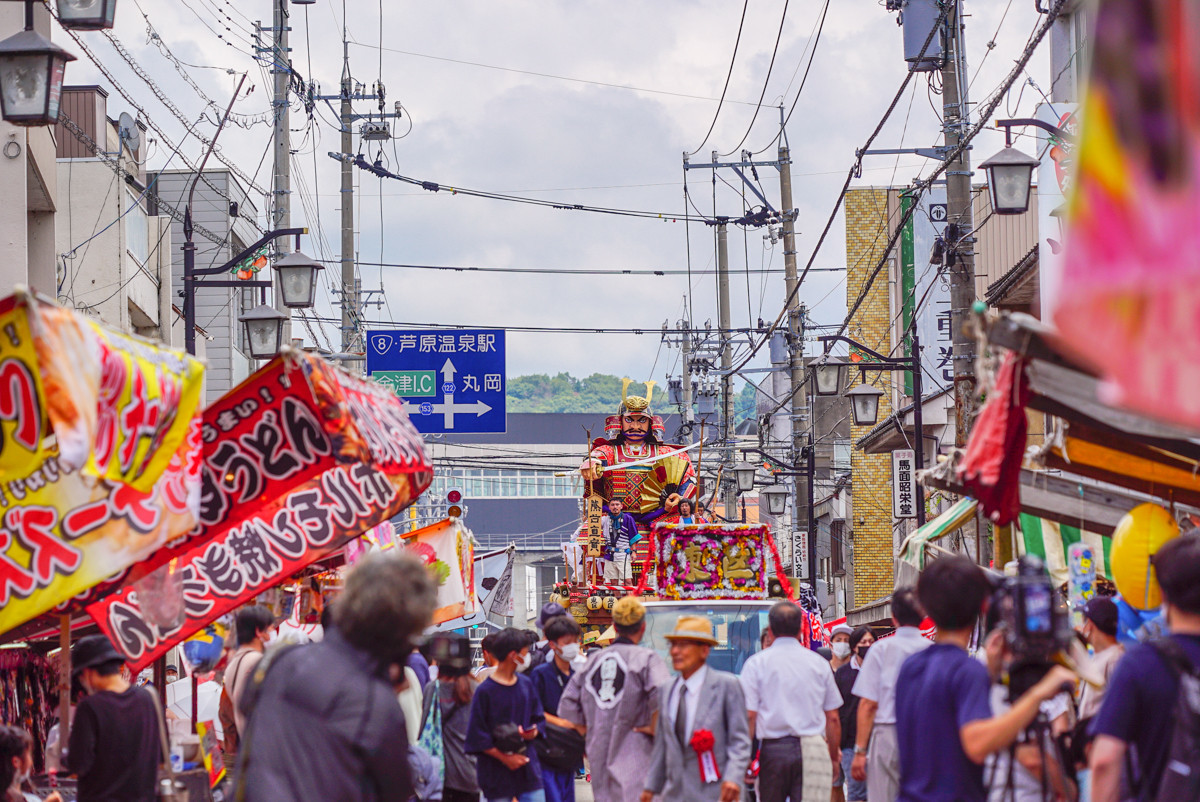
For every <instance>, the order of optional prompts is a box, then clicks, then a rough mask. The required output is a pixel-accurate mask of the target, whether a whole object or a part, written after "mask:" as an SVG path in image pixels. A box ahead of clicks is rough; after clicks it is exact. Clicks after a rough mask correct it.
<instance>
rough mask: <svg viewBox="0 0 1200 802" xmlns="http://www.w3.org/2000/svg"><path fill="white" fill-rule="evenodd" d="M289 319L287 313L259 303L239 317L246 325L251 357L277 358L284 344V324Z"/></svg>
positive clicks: (247, 342) (239, 320)
mask: <svg viewBox="0 0 1200 802" xmlns="http://www.w3.org/2000/svg"><path fill="white" fill-rule="evenodd" d="M287 319H288V317H287V315H285V314H284V313H283V312H280V311H279V310H278V309H276V308H275V307H273V306H269V305H267V304H259V305H258V306H256V307H254V308H253V309H251V310H250V311H249V312H247V313H246V314H244V315H242V316H241V317H239V318H238V322H239V323H241V324H242V325H243V326H244V327H245V332H246V347H247V348H248V349H249V350H250V358H251V359H274V358H275V356H276V354H278V353H279V349H280V348H281V347H282V346H283V324H284V323H285V322H287Z"/></svg>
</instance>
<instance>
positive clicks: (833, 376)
mask: <svg viewBox="0 0 1200 802" xmlns="http://www.w3.org/2000/svg"><path fill="white" fill-rule="evenodd" d="M848 367H849V363H848V362H846V360H844V359H842V358H841V357H837V356H829V357H826V358H825V360H824V361H823V362H817V363H814V364H813V366H812V371H813V383H814V384H815V385H816V386H817V395H837V394H838V393H840V392H841V391H842V388H843V387H845V386H846V372H847V369H848Z"/></svg>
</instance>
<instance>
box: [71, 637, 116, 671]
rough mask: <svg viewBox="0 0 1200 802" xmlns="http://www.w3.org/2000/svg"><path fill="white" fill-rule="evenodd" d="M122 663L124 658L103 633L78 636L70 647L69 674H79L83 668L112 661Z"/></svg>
mask: <svg viewBox="0 0 1200 802" xmlns="http://www.w3.org/2000/svg"><path fill="white" fill-rule="evenodd" d="M114 660H115V661H116V662H119V663H123V662H125V658H124V657H123V656H122V655H121V653H120V652H118V651H117V649H116V647H115V646H113V645H112V641H110V640H109V639H108V638H107V637H105V636H104V635H88V636H87V637H86V638H80V639H79V642H78V643H76V644H75V646H74V648H72V649H71V676H72V677H76V676H79V672H81V671H83V670H84V669H85V668H95V667H96V666H102V665H104V664H105V663H111V662H113V661H114Z"/></svg>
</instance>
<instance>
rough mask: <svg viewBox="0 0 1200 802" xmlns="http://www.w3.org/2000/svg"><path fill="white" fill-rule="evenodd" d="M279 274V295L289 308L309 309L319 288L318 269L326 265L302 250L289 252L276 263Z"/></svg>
mask: <svg viewBox="0 0 1200 802" xmlns="http://www.w3.org/2000/svg"><path fill="white" fill-rule="evenodd" d="M274 269H275V272H276V273H277V274H278V276H279V296H280V300H282V301H283V305H284V306H286V307H287V308H288V309H308V308H310V307H311V306H312V305H313V300H314V296H315V295H316V290H317V271H318V270H324V269H325V266H324V265H322V264H320V263H318V262H317V261H315V260H314V259H312V258H311V257H309V256H306V255H304V254H303V253H301V252H300V251H296V252H295V253H289V254H288V255H287V256H284V257H283V258H282V259H278V260H276V262H275V265H274Z"/></svg>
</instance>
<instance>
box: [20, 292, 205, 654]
mask: <svg viewBox="0 0 1200 802" xmlns="http://www.w3.org/2000/svg"><path fill="white" fill-rule="evenodd" d="M202 374H203V368H202V366H201V365H200V363H199V362H197V361H196V360H194V359H192V358H190V357H188V356H186V355H184V354H181V353H179V352H175V351H170V350H166V349H162V348H158V347H156V346H154V345H153V344H151V343H149V342H147V341H143V340H140V339H138V338H134V337H130V336H128V335H123V334H118V333H116V332H111V331H108V330H106V329H104V328H102V327H100V326H98V325H96V324H95V323H94V322H92V321H89V320H87V319H85V318H83V317H81V316H79V315H77V314H76V313H74V312H71V311H69V310H64V309H60V308H58V307H55V306H53V305H51V304H48V303H45V302H43V301H40V300H38V299H35V298H34V297H33V296H31V295H28V294H22V295H16V296H11V297H9V298H6V299H3V300H0V632H5V631H8V630H10V629H12V628H14V627H16V626H19V625H21V624H23V623H25V622H26V621H28V620H30V619H32V618H34V617H36V616H38V615H41V614H42V613H45V612H48V611H49V610H51V609H53V608H54V607H55V606H56V605H59V604H62V603H64V602H66V601H67V600H69V599H71V598H72V597H74V596H75V595H77V594H79V593H82V592H84V591H87V590H88V589H90V588H92V587H93V586H96V585H97V584H99V583H102V582H103V581H104V580H106V579H108V578H109V577H111V576H112V575H114V574H117V573H119V572H121V571H122V570H124V569H126V568H127V567H128V566H130V565H132V564H134V563H137V562H138V561H140V560H144V559H146V558H147V557H149V556H150V555H152V554H154V553H155V552H156V551H158V550H159V549H161V548H162V547H163V546H164V545H165V544H167V543H168V542H169V541H171V540H174V539H176V538H178V537H179V536H181V535H183V534H184V533H186V532H188V531H189V530H190V529H192V528H193V527H194V526H195V524H196V516H197V512H198V506H199V495H200V493H199V460H200V439H199V434H200V433H199V418H198V416H197V415H196V411H197V407H198V405H199V400H200V384H201V377H202ZM51 435H53V437H51Z"/></svg>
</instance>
